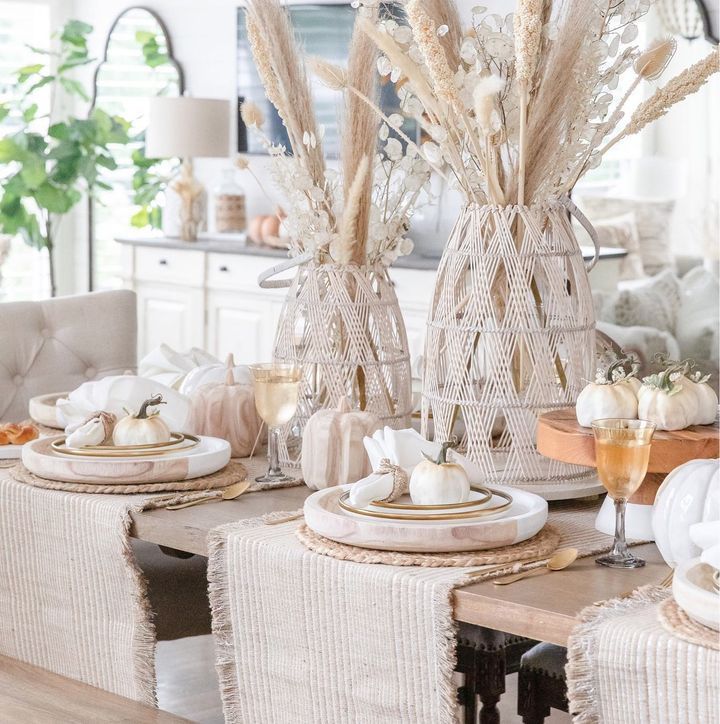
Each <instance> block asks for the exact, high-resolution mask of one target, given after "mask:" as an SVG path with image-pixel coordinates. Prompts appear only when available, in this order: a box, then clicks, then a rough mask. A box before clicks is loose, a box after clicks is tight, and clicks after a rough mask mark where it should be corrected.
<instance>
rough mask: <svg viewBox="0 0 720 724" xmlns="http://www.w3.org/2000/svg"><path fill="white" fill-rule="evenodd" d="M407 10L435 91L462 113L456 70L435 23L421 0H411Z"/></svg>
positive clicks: (456, 110)
mask: <svg viewBox="0 0 720 724" xmlns="http://www.w3.org/2000/svg"><path fill="white" fill-rule="evenodd" d="M405 11H406V13H407V18H408V22H409V23H410V27H411V28H412V32H413V37H414V38H415V42H416V43H417V46H418V48H419V49H420V52H421V53H422V55H423V58H424V59H425V65H426V66H427V68H428V70H429V71H430V77H431V78H432V81H433V86H434V90H435V93H436V94H437V95H438V97H439V98H440V99H441V100H443V101H444V102H445V103H447V105H448V106H449V107H450V108H452V109H453V110H454V111H455V112H456V113H458V114H462V113H463V108H462V103H461V102H460V95H459V94H458V90H457V88H456V87H455V80H454V72H453V71H452V70H451V68H450V66H449V64H448V59H447V56H446V55H445V51H444V49H443V46H442V45H441V43H440V39H439V38H438V35H437V32H436V27H435V23H434V22H433V20H432V19H431V18H430V17H429V16H428V14H427V13H426V12H425V10H424V9H423V7H422V1H421V0H410V2H408V4H407V5H406V6H405Z"/></svg>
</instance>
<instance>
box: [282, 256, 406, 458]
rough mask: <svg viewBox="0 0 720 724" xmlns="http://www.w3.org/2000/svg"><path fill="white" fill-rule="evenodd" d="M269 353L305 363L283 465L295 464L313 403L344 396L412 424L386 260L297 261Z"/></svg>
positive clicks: (397, 423) (395, 421)
mask: <svg viewBox="0 0 720 724" xmlns="http://www.w3.org/2000/svg"><path fill="white" fill-rule="evenodd" d="M273 356H274V359H275V360H276V361H278V362H293V363H295V364H298V365H299V366H300V367H301V368H302V373H303V374H302V381H301V384H300V394H299V403H298V411H297V414H296V416H295V418H293V420H292V421H291V422H290V423H289V424H288V425H286V427H285V429H284V430H283V433H282V436H281V440H280V460H281V462H282V463H283V464H284V465H289V466H298V465H299V464H300V444H299V443H300V439H301V437H302V431H303V428H304V426H305V423H306V422H307V420H308V418H309V417H310V416H311V415H312V414H313V413H314V412H316V411H317V410H319V409H322V408H328V407H336V406H337V405H338V403H339V401H340V399H341V398H343V397H347V398H349V400H350V402H351V405H352V407H353V408H355V409H364V410H367V411H369V412H373V413H375V414H376V415H377V416H378V417H379V418H380V420H381V422H382V423H383V425H388V426H390V427H393V428H397V429H401V428H404V427H408V426H409V424H410V413H411V412H412V381H411V374H410V354H409V352H408V343H407V334H406V332H405V324H404V322H403V318H402V314H401V312H400V307H399V305H398V301H397V297H396V295H395V290H394V289H393V286H392V283H391V282H390V279H389V278H388V273H387V270H386V269H385V267H382V266H362V267H359V266H357V265H354V264H349V265H341V264H316V263H314V262H310V263H308V264H305V265H303V266H301V267H300V269H299V270H298V273H297V275H296V277H295V279H294V281H293V283H292V286H291V287H290V289H289V290H288V295H287V298H286V300H285V305H284V308H283V311H282V314H281V317H280V321H279V323H278V329H277V335H276V338H275V347H274V353H273Z"/></svg>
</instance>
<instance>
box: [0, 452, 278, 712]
mask: <svg viewBox="0 0 720 724" xmlns="http://www.w3.org/2000/svg"><path fill="white" fill-rule="evenodd" d="M241 462H242V463H243V464H244V465H245V467H246V468H247V471H248V476H253V477H254V476H255V475H257V474H258V472H259V471H260V470H262V471H264V467H265V466H266V463H265V462H264V460H262V459H261V458H254V459H252V460H247V459H244V460H242V461H241ZM15 463H16V461H12V464H13V465H15ZM250 489H251V490H254V489H258V486H256V485H253V486H252V487H251V488H250ZM185 495H188V494H187V493H186V494H185ZM157 497H158V496H151V495H148V494H142V495H92V494H86V493H69V492H63V491H57V490H46V489H43V488H38V487H33V486H30V485H27V484H24V483H20V482H17V481H15V480H14V479H12V478H11V477H10V470H9V469H7V468H0V653H2V654H5V655H7V656H10V657H12V658H16V659H20V660H21V661H26V662H28V663H31V664H35V665H36V666H40V667H42V668H45V669H49V670H50V671H53V672H55V673H58V674H61V675H63V676H67V677H70V678H72V679H78V680H79V681H83V682H85V683H88V684H91V685H93V686H98V687H100V688H102V689H105V690H106V691H111V692H113V693H115V694H120V695H121V696H126V697H129V698H131V699H135V700H138V701H142V702H144V703H147V704H154V703H155V658H154V657H155V628H154V626H153V623H152V611H151V610H150V607H149V602H148V598H147V584H146V581H145V579H144V577H143V574H142V571H141V570H140V569H139V567H138V565H137V563H136V561H135V557H134V554H133V551H132V548H131V546H130V541H129V529H130V525H131V517H130V513H131V511H132V510H133V509H135V508H140V509H143V508H149V507H156V504H155V502H154V501H156V500H157ZM160 497H164V496H160ZM1 719H2V712H0V720H1Z"/></svg>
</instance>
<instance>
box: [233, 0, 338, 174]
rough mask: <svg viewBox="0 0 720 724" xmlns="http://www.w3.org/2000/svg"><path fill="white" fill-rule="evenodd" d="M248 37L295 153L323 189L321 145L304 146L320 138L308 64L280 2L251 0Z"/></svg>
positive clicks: (248, 1)
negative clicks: (305, 142) (307, 70)
mask: <svg viewBox="0 0 720 724" xmlns="http://www.w3.org/2000/svg"><path fill="white" fill-rule="evenodd" d="M246 21H247V27H248V38H249V40H250V47H251V50H252V53H253V57H254V58H255V61H256V63H257V67H258V73H259V74H260V78H261V80H262V82H263V85H264V86H265V93H266V95H267V97H268V100H269V101H270V102H271V103H272V104H273V105H274V106H275V108H277V111H278V113H279V114H280V117H281V118H282V120H283V122H284V123H285V127H286V128H287V131H288V136H289V138H290V143H291V145H292V148H293V152H294V153H295V154H296V155H297V156H298V157H299V158H301V159H303V162H304V165H305V166H306V169H307V171H308V173H309V174H310V176H311V178H312V179H313V181H314V182H315V184H316V185H317V186H319V187H320V188H322V187H323V186H324V182H325V160H324V157H323V152H322V147H321V145H320V144H315V145H314V146H313V145H311V144H304V143H303V137H304V136H305V134H308V135H310V136H311V137H314V138H319V137H320V134H319V133H318V129H317V123H316V120H315V111H314V105H313V100H312V93H311V91H310V84H309V82H308V78H307V74H306V73H305V64H304V63H303V60H302V55H301V53H300V50H299V48H298V46H297V42H296V41H295V35H294V33H293V29H292V25H291V24H290V19H289V17H288V14H287V11H286V9H285V8H283V7H282V6H281V5H280V3H279V2H278V0H247V8H246Z"/></svg>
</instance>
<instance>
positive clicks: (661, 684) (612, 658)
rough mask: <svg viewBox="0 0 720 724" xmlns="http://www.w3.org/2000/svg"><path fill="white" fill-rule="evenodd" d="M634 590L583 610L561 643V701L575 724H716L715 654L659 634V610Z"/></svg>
mask: <svg viewBox="0 0 720 724" xmlns="http://www.w3.org/2000/svg"><path fill="white" fill-rule="evenodd" d="M670 595H672V594H671V593H670V591H668V590H667V589H664V588H658V587H645V588H641V589H639V590H637V591H636V592H635V593H634V594H633V595H632V596H631V597H629V598H626V599H612V600H610V601H606V602H604V603H603V604H601V605H598V606H591V607H588V608H586V609H585V610H584V611H583V612H582V614H581V619H582V623H581V624H579V625H578V626H577V627H576V628H575V630H574V631H573V633H572V635H571V637H570V640H569V643H568V664H567V681H568V700H569V702H570V712H571V713H572V714H573V721H574V722H575V723H576V724H715V723H716V722H719V721H720V651H717V650H713V649H711V648H707V647H704V646H698V645H697V644H691V643H688V642H686V641H684V640H683V639H681V638H679V637H677V636H674V635H673V634H672V633H669V632H668V631H666V630H665V629H664V628H663V626H662V624H661V623H660V620H659V619H658V604H659V603H660V602H661V601H663V600H665V599H666V598H667V597H668V596H670Z"/></svg>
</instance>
